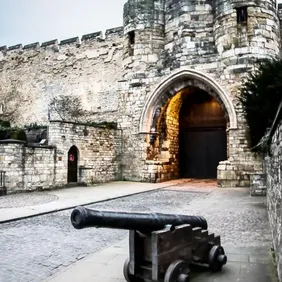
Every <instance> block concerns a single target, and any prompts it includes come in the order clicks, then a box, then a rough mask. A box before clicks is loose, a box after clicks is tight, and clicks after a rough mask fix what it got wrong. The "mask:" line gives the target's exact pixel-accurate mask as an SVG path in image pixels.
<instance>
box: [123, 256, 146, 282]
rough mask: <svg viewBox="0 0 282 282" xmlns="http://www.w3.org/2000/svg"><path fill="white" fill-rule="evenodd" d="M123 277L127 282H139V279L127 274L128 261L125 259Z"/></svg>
mask: <svg viewBox="0 0 282 282" xmlns="http://www.w3.org/2000/svg"><path fill="white" fill-rule="evenodd" d="M123 276H124V278H125V280H126V281H127V282H141V281H142V280H140V279H139V278H136V277H135V276H134V275H132V274H130V273H129V259H127V260H126V261H125V263H124V266H123Z"/></svg>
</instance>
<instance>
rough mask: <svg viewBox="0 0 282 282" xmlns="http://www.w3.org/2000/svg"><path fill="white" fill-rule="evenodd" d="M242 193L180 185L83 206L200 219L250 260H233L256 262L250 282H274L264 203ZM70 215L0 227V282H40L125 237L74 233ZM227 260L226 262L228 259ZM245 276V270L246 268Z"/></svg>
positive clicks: (98, 231)
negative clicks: (260, 268)
mask: <svg viewBox="0 0 282 282" xmlns="http://www.w3.org/2000/svg"><path fill="white" fill-rule="evenodd" d="M248 193H249V191H248V189H240V188H237V189H218V188H216V187H215V186H214V185H212V184H202V183H200V184H198V185H197V184H196V185H195V184H194V185H192V186H191V185H190V184H189V183H186V184H181V185H178V186H174V187H169V188H165V189H160V190H155V191H152V192H147V193H143V194H139V195H133V196H128V197H125V198H121V199H117V200H111V201H107V202H104V203H99V204H94V205H90V206H88V207H90V208H93V209H109V210H127V211H149V212H166V213H184V214H185V213H186V214H191V215H203V216H204V217H206V219H207V221H208V224H209V231H210V232H215V233H217V234H220V235H221V236H222V244H223V246H224V247H226V248H229V249H230V248H233V249H234V248H237V250H239V249H240V248H241V249H242V250H246V249H248V250H249V251H250V254H251V255H248V256H247V255H245V257H244V255H242V254H241V253H238V256H241V257H242V260H244V259H245V260H247V261H248V262H249V263H251V264H250V267H251V268H252V267H253V268H256V263H257V262H261V263H262V264H263V265H264V268H265V269H264V273H265V276H264V277H261V279H264V280H254V281H259V282H270V281H271V282H274V281H276V280H275V279H274V278H273V277H272V276H273V275H274V272H273V273H272V268H271V260H270V240H271V235H270V232H269V227H268V220H267V213H266V207H265V203H264V202H265V198H251V197H249V194H248ZM70 213H71V210H67V211H63V212H57V213H52V214H49V215H44V216H38V217H33V218H29V219H25V220H20V221H16V222H11V223H5V224H1V225H0V253H1V262H0V265H1V267H0V281H1V282H8V281H15V282H18V281H25V282H27V281H36V282H38V281H44V280H45V279H47V277H49V276H51V275H54V274H56V273H57V272H59V271H61V270H63V269H65V268H66V267H67V266H70V265H72V264H74V263H75V262H77V261H80V260H82V259H83V258H85V257H87V256H89V255H90V254H93V253H94V252H97V251H99V250H102V249H104V248H106V247H108V246H110V245H112V244H113V243H115V242H117V241H119V240H122V239H124V238H126V237H127V232H126V231H122V230H121V231H120V230H112V229H84V230H75V229H74V228H73V227H72V226H71V224H70V220H69V217H70ZM233 256H234V255H233ZM229 259H231V261H232V257H229ZM226 267H227V266H226ZM249 271H251V269H250V270H248V269H246V272H249ZM223 278H224V277H223ZM226 278H227V277H225V279H226ZM225 279H224V280H222V281H226V280H225ZM212 281H219V280H212ZM220 281H221V280H220ZM231 281H232V280H230V282H231ZM234 281H246V282H251V281H248V280H234ZM232 282H233V281H232Z"/></svg>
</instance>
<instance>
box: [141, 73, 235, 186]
mask: <svg viewBox="0 0 282 282" xmlns="http://www.w3.org/2000/svg"><path fill="white" fill-rule="evenodd" d="M230 129H237V116H236V112H235V109H234V106H233V104H232V101H231V99H230V96H229V95H228V94H227V93H226V92H225V90H224V89H223V88H222V87H220V86H219V85H218V84H217V82H216V81H215V80H214V79H212V78H211V77H209V76H208V75H206V74H204V73H201V72H199V71H195V70H189V69H188V70H187V69H182V70H179V71H177V72H175V73H174V74H172V75H171V76H170V77H168V78H167V79H165V80H164V81H163V82H162V83H160V84H159V85H158V86H157V87H156V89H155V91H153V93H152V94H151V95H150V96H149V98H148V99H147V101H146V103H145V107H144V110H143V113H142V115H141V119H140V127H139V132H140V133H142V134H146V136H147V137H148V138H147V159H146V164H147V165H148V169H149V174H148V175H149V178H150V177H151V175H152V172H153V173H155V174H156V175H155V178H156V179H157V181H158V180H160V181H163V180H169V179H173V178H177V177H189V178H216V175H217V166H218V164H219V162H220V161H224V160H226V159H227V158H228V154H229V152H230V150H229V147H228V146H229V144H230V143H229V130H230Z"/></svg>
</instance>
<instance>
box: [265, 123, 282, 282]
mask: <svg viewBox="0 0 282 282" xmlns="http://www.w3.org/2000/svg"><path fill="white" fill-rule="evenodd" d="M270 153H271V154H270V156H267V157H266V158H265V170H266V176H267V179H266V180H267V206H268V214H269V220H270V225H271V229H272V236H273V248H274V253H275V255H276V262H277V269H278V276H279V278H280V281H282V188H281V187H282V186H281V183H282V178H281V176H282V163H281V160H282V121H281V122H280V124H279V125H278V127H277V129H276V131H275V133H274V135H273V137H272V142H271V149H270Z"/></svg>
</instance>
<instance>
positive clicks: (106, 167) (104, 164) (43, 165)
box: [0, 122, 122, 193]
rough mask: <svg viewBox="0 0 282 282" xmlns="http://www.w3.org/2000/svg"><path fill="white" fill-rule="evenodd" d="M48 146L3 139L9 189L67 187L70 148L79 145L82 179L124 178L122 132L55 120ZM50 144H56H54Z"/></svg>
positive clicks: (0, 144) (0, 151) (0, 146)
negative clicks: (122, 169)
mask: <svg viewBox="0 0 282 282" xmlns="http://www.w3.org/2000/svg"><path fill="white" fill-rule="evenodd" d="M48 132H49V134H50V136H52V137H51V138H50V140H49V145H48V146H42V145H39V144H37V145H36V146H35V145H31V144H26V143H25V142H22V141H17V140H3V141H1V142H0V160H1V170H3V171H5V172H6V174H5V175H6V181H5V182H6V183H5V186H6V187H7V191H8V193H12V192H19V191H27V190H28V191H31V190H38V189H39V190H41V189H51V188H56V187H63V186H65V185H66V184H67V182H68V180H67V173H68V151H69V149H70V148H71V147H72V146H76V147H77V148H78V153H79V154H78V175H77V176H78V182H80V183H85V184H90V185H91V184H93V183H99V182H105V181H111V180H117V179H120V177H121V175H120V173H121V168H120V166H119V157H120V155H121V152H122V151H121V150H122V148H121V143H120V132H119V131H116V130H113V129H106V128H97V127H93V126H86V125H78V124H74V123H67V124H63V123H62V122H51V123H50V125H49V128H48ZM50 144H55V145H54V146H52V145H50Z"/></svg>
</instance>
